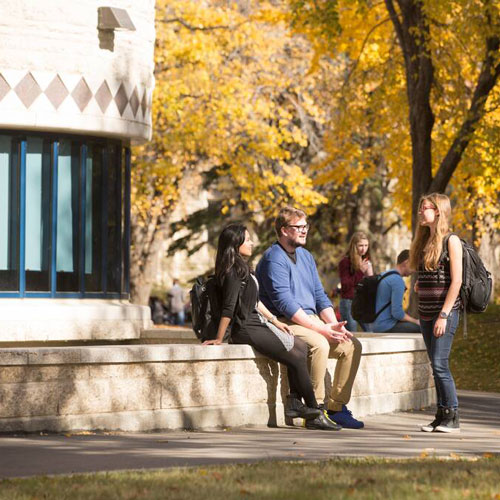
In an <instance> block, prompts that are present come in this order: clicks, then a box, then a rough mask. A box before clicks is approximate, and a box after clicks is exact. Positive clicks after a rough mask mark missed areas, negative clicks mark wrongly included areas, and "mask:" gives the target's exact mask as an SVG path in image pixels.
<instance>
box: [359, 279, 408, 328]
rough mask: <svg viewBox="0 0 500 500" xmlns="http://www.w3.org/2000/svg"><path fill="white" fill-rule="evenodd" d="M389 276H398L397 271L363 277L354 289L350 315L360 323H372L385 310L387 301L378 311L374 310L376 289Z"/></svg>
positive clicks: (388, 304) (387, 305)
mask: <svg viewBox="0 0 500 500" xmlns="http://www.w3.org/2000/svg"><path fill="white" fill-rule="evenodd" d="M391 274H399V273H398V272H397V271H389V272H388V273H385V274H376V275H375V276H365V277H364V278H363V279H362V280H361V281H360V282H359V283H358V284H357V285H356V288H355V289H354V299H353V301H352V305H351V315H352V317H353V318H354V319H355V320H356V321H359V322H360V323H373V322H374V321H375V320H376V319H377V318H378V316H379V314H380V313H381V312H382V311H384V310H385V309H387V308H388V307H389V306H390V305H391V302H390V301H389V302H388V303H387V304H386V305H385V306H384V307H382V309H380V311H377V310H376V303H377V288H378V286H379V284H380V282H381V281H382V280H383V279H384V278H387V276H390V275H391Z"/></svg>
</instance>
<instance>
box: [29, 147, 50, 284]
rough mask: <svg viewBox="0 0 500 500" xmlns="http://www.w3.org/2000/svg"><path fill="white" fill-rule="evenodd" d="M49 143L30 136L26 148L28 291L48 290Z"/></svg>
mask: <svg viewBox="0 0 500 500" xmlns="http://www.w3.org/2000/svg"><path fill="white" fill-rule="evenodd" d="M49 242H50V143H49V142H47V141H44V140H43V139H41V138H37V137H29V138H28V140H27V151H26V231H25V248H26V250H25V251H26V256H25V269H26V290H27V291H45V292H47V291H49V290H50V280H49V266H50V245H49Z"/></svg>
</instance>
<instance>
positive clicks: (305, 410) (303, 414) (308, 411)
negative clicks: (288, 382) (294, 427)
mask: <svg viewBox="0 0 500 500" xmlns="http://www.w3.org/2000/svg"><path fill="white" fill-rule="evenodd" d="M320 415H321V410H320V409H319V408H310V407H309V406H306V405H305V404H304V403H303V402H302V401H301V400H300V399H299V398H296V397H295V396H290V395H288V396H287V397H286V403H285V417H287V418H303V419H305V420H311V419H313V418H316V417H319V416H320Z"/></svg>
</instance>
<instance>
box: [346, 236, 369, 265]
mask: <svg viewBox="0 0 500 500" xmlns="http://www.w3.org/2000/svg"><path fill="white" fill-rule="evenodd" d="M361 240H366V241H368V250H367V251H366V254H365V258H367V259H369V258H370V240H369V239H368V235H367V234H366V233H364V232H363V231H356V232H355V233H354V234H353V235H352V236H351V239H350V240H349V247H348V248H347V255H348V257H349V260H350V261H351V273H355V272H356V271H359V270H360V269H361V262H362V261H363V257H362V256H361V255H359V253H358V252H357V250H356V245H357V244H358V243H359V242H360V241H361Z"/></svg>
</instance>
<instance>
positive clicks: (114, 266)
mask: <svg viewBox="0 0 500 500" xmlns="http://www.w3.org/2000/svg"><path fill="white" fill-rule="evenodd" d="M120 156H121V155H120V153H119V148H118V147H117V146H111V147H109V148H108V196H107V202H108V270H107V291H108V292H120V290H121V286H120V285H121V255H122V252H121V241H122V240H121V186H120V185H121V165H120Z"/></svg>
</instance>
